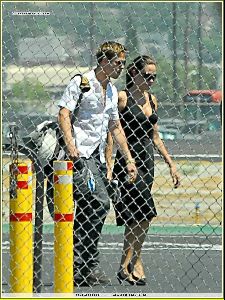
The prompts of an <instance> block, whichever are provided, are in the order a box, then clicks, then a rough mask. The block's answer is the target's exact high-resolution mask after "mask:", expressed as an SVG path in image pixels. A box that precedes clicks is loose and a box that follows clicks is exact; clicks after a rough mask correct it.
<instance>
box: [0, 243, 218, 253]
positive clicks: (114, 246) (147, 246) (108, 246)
mask: <svg viewBox="0 0 225 300" xmlns="http://www.w3.org/2000/svg"><path fill="white" fill-rule="evenodd" d="M53 245H54V243H53V242H43V250H51V249H52V250H53ZM122 247H123V243H102V242H99V249H102V250H118V249H121V248H122ZM8 249H9V241H5V242H3V243H2V250H8ZM156 249H159V250H165V249H167V250H168V249H173V250H177V249H184V250H202V251H206V250H210V251H222V245H219V244H216V245H212V244H188V243H184V244H182V243H163V242H145V243H144V247H143V249H142V250H143V251H149V250H156Z"/></svg>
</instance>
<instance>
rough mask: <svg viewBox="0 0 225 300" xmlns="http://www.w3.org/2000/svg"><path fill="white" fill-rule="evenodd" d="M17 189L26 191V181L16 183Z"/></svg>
mask: <svg viewBox="0 0 225 300" xmlns="http://www.w3.org/2000/svg"><path fill="white" fill-rule="evenodd" d="M17 188H18V189H28V181H17Z"/></svg>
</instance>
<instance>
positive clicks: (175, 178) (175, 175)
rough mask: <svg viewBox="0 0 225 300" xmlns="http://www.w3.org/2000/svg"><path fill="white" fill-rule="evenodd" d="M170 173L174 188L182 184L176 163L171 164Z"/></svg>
mask: <svg viewBox="0 0 225 300" xmlns="http://www.w3.org/2000/svg"><path fill="white" fill-rule="evenodd" d="M170 175H171V177H172V180H173V184H174V188H175V189H176V188H178V187H179V186H180V175H179V173H178V172H177V168H176V165H175V164H171V165H170Z"/></svg>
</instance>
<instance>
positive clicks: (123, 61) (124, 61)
mask: <svg viewBox="0 0 225 300" xmlns="http://www.w3.org/2000/svg"><path fill="white" fill-rule="evenodd" d="M114 64H115V65H117V66H122V65H123V66H125V65H126V60H115V61H114Z"/></svg>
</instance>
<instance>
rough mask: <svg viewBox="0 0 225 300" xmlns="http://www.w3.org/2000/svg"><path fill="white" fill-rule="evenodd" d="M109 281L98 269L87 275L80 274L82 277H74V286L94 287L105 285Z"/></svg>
mask: <svg viewBox="0 0 225 300" xmlns="http://www.w3.org/2000/svg"><path fill="white" fill-rule="evenodd" d="M110 282H111V280H110V279H109V278H108V277H107V276H106V275H105V273H103V272H101V271H100V270H99V269H95V270H92V271H91V272H90V273H88V274H82V276H80V275H79V276H77V277H76V276H75V277H74V286H77V287H80V286H88V287H91V286H95V285H107V284H109V283H110Z"/></svg>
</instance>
